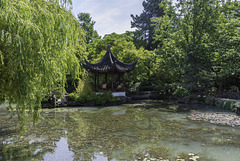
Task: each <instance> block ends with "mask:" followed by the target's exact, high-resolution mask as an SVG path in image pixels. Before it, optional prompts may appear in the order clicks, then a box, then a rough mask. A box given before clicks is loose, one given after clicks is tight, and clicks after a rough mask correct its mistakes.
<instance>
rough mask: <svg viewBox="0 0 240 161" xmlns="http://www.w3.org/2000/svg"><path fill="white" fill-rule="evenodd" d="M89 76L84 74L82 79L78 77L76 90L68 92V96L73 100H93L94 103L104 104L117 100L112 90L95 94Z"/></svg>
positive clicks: (83, 101) (84, 101)
mask: <svg viewBox="0 0 240 161" xmlns="http://www.w3.org/2000/svg"><path fill="white" fill-rule="evenodd" d="M90 79H91V78H90V77H89V76H88V75H85V76H84V77H83V78H82V79H79V81H78V86H77V88H76V92H73V93H70V94H69V97H70V99H71V100H73V101H78V102H81V103H87V102H90V101H92V102H94V103H95V104H96V105H105V104H106V103H107V102H115V101H119V100H120V99H119V98H118V97H113V96H112V92H109V91H102V92H100V93H99V94H96V93H95V92H94V91H93V89H92V85H91V84H90Z"/></svg>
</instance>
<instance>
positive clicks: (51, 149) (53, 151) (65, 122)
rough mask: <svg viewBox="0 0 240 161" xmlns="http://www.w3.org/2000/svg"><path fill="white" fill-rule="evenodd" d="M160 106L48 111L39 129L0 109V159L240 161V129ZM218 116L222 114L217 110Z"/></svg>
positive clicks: (152, 103) (153, 103)
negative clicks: (191, 160)
mask: <svg viewBox="0 0 240 161" xmlns="http://www.w3.org/2000/svg"><path fill="white" fill-rule="evenodd" d="M199 108H200V109H201V110H198V111H196V110H189V109H188V108H179V106H176V105H171V104H168V103H163V102H161V101H157V102H156V101H143V102H138V103H135V104H133V105H123V106H115V107H101V108H94V107H89V108H86V107H85V108H82V107H79V108H58V109H44V110H43V111H42V119H41V120H40V121H39V122H37V123H36V124H35V125H33V124H32V121H31V119H30V120H24V121H25V129H26V130H25V131H24V132H19V131H18V129H19V126H20V125H21V123H19V122H18V119H17V118H16V117H13V118H10V114H9V113H8V112H6V111H4V110H0V160H49V161H64V160H66V161H71V160H99V161H108V160H111V161H116V160H117V161H118V160H135V159H136V158H138V157H142V156H144V155H147V156H149V158H150V157H152V158H158V157H164V158H166V159H169V160H174V161H175V160H176V157H177V156H179V155H181V156H183V157H184V156H186V155H187V154H188V153H190V152H193V153H195V154H198V156H199V157H200V159H199V160H210V161H213V160H216V161H238V160H239V150H240V128H233V127H228V126H219V125H213V124H210V123H203V122H192V121H190V120H188V119H187V118H186V116H188V115H191V114H192V113H196V112H198V113H199V112H206V111H209V110H212V109H209V108H206V107H204V106H202V107H199ZM215 111H217V112H218V110H217V109H215Z"/></svg>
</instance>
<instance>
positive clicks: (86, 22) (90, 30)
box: [78, 13, 99, 44]
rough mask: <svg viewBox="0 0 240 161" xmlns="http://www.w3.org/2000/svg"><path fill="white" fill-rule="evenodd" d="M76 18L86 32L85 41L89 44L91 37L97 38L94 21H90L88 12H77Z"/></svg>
mask: <svg viewBox="0 0 240 161" xmlns="http://www.w3.org/2000/svg"><path fill="white" fill-rule="evenodd" d="M78 20H79V22H80V26H81V27H82V28H83V29H84V31H85V32H86V43H87V44H89V43H90V42H91V41H92V40H93V39H96V38H99V36H98V33H97V31H96V30H94V25H95V23H96V22H95V21H92V17H90V14H89V13H79V14H78Z"/></svg>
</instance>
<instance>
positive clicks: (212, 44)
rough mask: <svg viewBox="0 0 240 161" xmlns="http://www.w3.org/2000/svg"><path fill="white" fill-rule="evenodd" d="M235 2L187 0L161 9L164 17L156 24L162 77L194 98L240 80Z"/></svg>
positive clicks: (166, 3)
mask: <svg viewBox="0 0 240 161" xmlns="http://www.w3.org/2000/svg"><path fill="white" fill-rule="evenodd" d="M239 5H240V3H239V2H236V1H227V2H225V1H220V0H208V1H201V0H195V1H192V0H187V1H182V0H180V1H178V3H177V4H176V5H173V4H172V3H171V1H165V2H164V3H162V4H161V5H160V7H163V8H164V12H165V15H164V16H163V17H158V18H156V19H155V20H154V22H156V25H155V33H154V38H155V40H156V41H159V40H162V41H161V43H160V44H159V47H158V48H157V49H156V53H157V55H159V57H160V59H158V61H159V68H160V70H159V71H160V72H161V71H162V72H161V76H163V78H164V79H165V78H167V79H165V80H164V82H167V80H170V82H176V83H177V82H182V85H183V86H184V88H186V89H187V90H188V92H189V93H190V94H192V95H196V96H197V95H207V94H209V91H210V90H211V89H212V87H214V86H217V87H218V89H219V90H220V91H221V90H222V88H223V86H225V88H229V87H230V86H232V85H235V86H239V83H238V85H237V82H238V80H239V65H238V64H237V63H238V62H239V45H237V42H238V43H239V24H240V22H239V14H238V10H237V8H239Z"/></svg>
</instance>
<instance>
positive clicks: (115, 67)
mask: <svg viewBox="0 0 240 161" xmlns="http://www.w3.org/2000/svg"><path fill="white" fill-rule="evenodd" d="M137 62H138V60H137V61H135V62H134V63H130V64H128V63H123V62H121V61H119V60H118V59H117V58H116V57H115V56H114V55H113V54H112V52H111V50H110V46H108V50H107V52H106V54H105V55H104V56H103V58H102V59H101V60H100V61H99V62H97V63H95V64H93V63H90V62H88V61H87V60H86V59H85V63H82V64H83V67H84V68H85V69H86V70H87V71H90V72H93V73H112V72H113V73H125V72H129V71H131V70H133V69H134V68H135V66H136V65H137Z"/></svg>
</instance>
